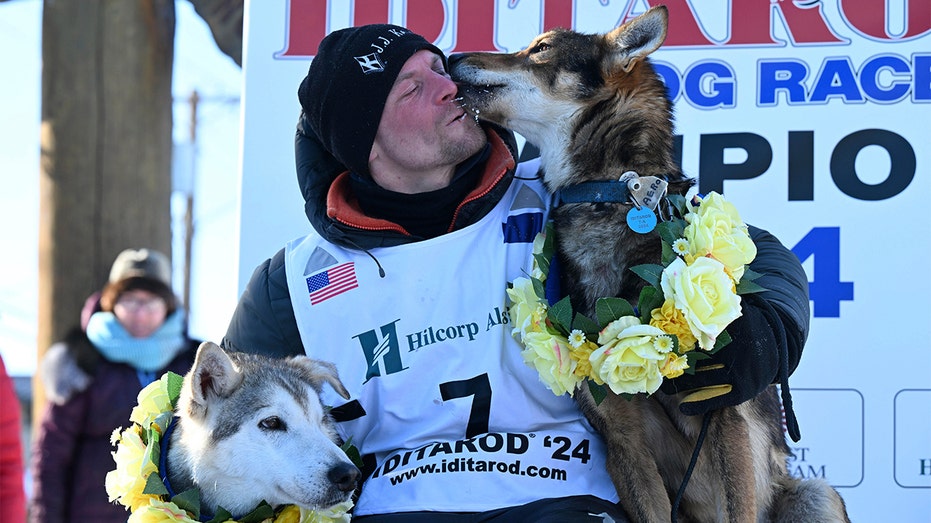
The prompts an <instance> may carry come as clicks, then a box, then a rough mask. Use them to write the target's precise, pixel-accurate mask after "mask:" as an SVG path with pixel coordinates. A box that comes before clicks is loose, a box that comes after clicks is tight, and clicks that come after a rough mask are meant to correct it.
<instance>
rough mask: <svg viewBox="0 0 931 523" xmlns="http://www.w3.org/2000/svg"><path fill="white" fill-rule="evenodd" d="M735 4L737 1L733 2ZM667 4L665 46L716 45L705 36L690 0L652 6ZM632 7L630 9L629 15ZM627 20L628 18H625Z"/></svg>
mask: <svg viewBox="0 0 931 523" xmlns="http://www.w3.org/2000/svg"><path fill="white" fill-rule="evenodd" d="M731 1H732V2H735V1H736V0H731ZM660 4H665V5H666V9H667V10H668V11H669V28H668V30H667V31H666V41H665V42H664V43H663V45H664V46H668V47H675V46H704V45H714V44H713V43H712V42H711V40H709V39H708V37H707V36H705V33H704V32H703V31H702V30H701V27H699V25H698V19H697V18H696V17H695V11H693V10H692V6H691V4H690V3H689V1H688V0H666V1H655V2H654V1H651V2H650V6H651V7H652V6H653V5H660ZM629 9H630V7H628V13H629V12H630V11H629ZM625 20H627V18H625Z"/></svg>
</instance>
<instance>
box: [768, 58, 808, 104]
mask: <svg viewBox="0 0 931 523" xmlns="http://www.w3.org/2000/svg"><path fill="white" fill-rule="evenodd" d="M758 67H759V71H758V74H757V75H758V79H759V81H758V84H759V86H760V88H759V89H760V92H759V96H758V98H757V104H758V105H760V106H768V105H776V96H777V95H778V94H779V92H780V91H785V93H786V97H787V101H788V102H789V104H794V103H796V104H797V103H802V102H804V101H805V99H806V96H805V84H804V83H803V82H804V81H805V78H806V77H807V76H808V66H807V65H805V63H804V62H802V61H800V60H784V61H783V60H779V61H765V60H764V61H761V62H760V63H759V66H758Z"/></svg>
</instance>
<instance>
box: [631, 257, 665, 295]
mask: <svg viewBox="0 0 931 523" xmlns="http://www.w3.org/2000/svg"><path fill="white" fill-rule="evenodd" d="M630 270H632V271H634V273H635V274H636V275H637V276H640V277H641V278H643V279H644V280H645V281H646V282H647V283H648V284H650V285H652V286H654V287H656V288H657V289H658V288H660V286H661V285H660V281H662V278H663V266H662V265H659V264H656V263H648V264H644V265H634V266H633V267H631V268H630Z"/></svg>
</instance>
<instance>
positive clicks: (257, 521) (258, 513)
mask: <svg viewBox="0 0 931 523" xmlns="http://www.w3.org/2000/svg"><path fill="white" fill-rule="evenodd" d="M273 517H275V510H274V509H273V508H272V506H271V505H269V504H268V503H267V502H265V501H262V502H261V503H259V506H258V507H256V508H255V510H253V511H252V512H250V513H248V514H246V515H245V516H243V517H241V518H239V523H262V521H265V520H266V519H269V518H273Z"/></svg>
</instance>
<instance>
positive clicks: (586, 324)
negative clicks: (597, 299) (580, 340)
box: [572, 314, 601, 337]
mask: <svg viewBox="0 0 931 523" xmlns="http://www.w3.org/2000/svg"><path fill="white" fill-rule="evenodd" d="M572 328H573V329H579V330H580V331H582V332H584V333H585V334H587V335H589V336H594V337H597V336H598V331H600V330H601V328H599V327H598V324H597V323H595V321H594V320H592V319H591V318H589V317H588V316H586V315H584V314H576V315H575V318H573V319H572Z"/></svg>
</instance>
